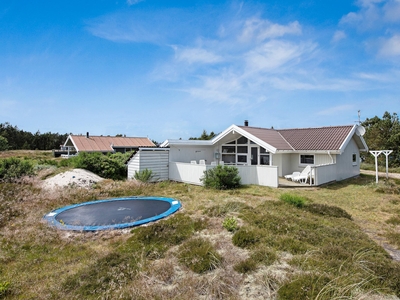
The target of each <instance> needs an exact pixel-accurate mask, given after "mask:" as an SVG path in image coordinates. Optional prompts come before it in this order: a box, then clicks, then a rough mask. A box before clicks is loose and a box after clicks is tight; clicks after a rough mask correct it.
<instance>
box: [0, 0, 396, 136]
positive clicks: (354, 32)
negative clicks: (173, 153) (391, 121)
mask: <svg viewBox="0 0 400 300" xmlns="http://www.w3.org/2000/svg"><path fill="white" fill-rule="evenodd" d="M399 83H400V0H359V1H351V0H347V1H343V0H335V1H334V0H325V1H320V0H304V1H302V0H297V1H294V0H291V1H290V0H276V1H275V0H271V1H258V2H257V1H218V0H213V1H209V0H203V1H197V0H191V1H183V0H182V1H174V0H168V1H165V0H141V1H140V0H118V1H115V0H114V1H108V0H97V1H94V0H93V1H89V0H87V1H81V0H79V1H77V0H69V1H63V0H58V1H50V0H48V1H45V0H42V1H41V0H38V1H28V0H25V1H19V0H2V1H1V2H0V123H4V122H9V123H11V124H12V125H14V126H18V128H19V129H22V130H25V131H30V132H36V131H38V130H39V131H40V132H42V133H44V132H53V133H55V132H58V133H74V134H80V133H82V134H85V133H86V132H90V134H92V135H116V134H126V135H127V136H148V137H149V138H151V139H153V140H156V141H158V142H162V141H164V140H165V139H174V138H182V139H187V138H189V137H194V136H199V135H200V134H201V133H202V131H203V130H204V129H205V130H206V131H207V132H211V131H214V132H216V133H218V132H221V131H223V130H224V129H226V128H227V127H229V126H230V125H232V124H237V125H241V124H243V121H244V120H248V121H249V123H250V125H251V126H257V127H267V128H269V127H271V126H273V127H274V128H293V127H315V126H330V125H348V124H355V121H357V119H358V116H357V112H358V110H361V119H362V120H364V119H365V118H372V117H374V116H378V117H382V116H383V113H384V112H385V111H389V112H390V113H394V112H396V113H399V107H400V99H399V96H400V84H399Z"/></svg>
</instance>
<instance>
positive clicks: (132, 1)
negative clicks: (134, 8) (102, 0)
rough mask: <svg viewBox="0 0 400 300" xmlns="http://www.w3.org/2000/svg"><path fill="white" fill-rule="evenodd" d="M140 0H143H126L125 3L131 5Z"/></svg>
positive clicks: (140, 0)
mask: <svg viewBox="0 0 400 300" xmlns="http://www.w3.org/2000/svg"><path fill="white" fill-rule="evenodd" d="M142 1H144V0H126V4H128V5H129V6H131V5H135V4H138V3H139V2H142Z"/></svg>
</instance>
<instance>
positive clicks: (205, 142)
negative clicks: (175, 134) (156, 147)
mask: <svg viewBox="0 0 400 300" xmlns="http://www.w3.org/2000/svg"><path fill="white" fill-rule="evenodd" d="M171 145H187V146H191V145H193V146H195V145H209V146H212V145H213V143H212V141H211V140H166V141H164V142H163V143H161V144H160V147H161V148H163V147H164V148H165V147H168V146H171Z"/></svg>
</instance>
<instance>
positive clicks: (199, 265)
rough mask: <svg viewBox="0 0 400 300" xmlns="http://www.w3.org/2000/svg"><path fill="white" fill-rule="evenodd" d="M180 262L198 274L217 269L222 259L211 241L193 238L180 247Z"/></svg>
mask: <svg viewBox="0 0 400 300" xmlns="http://www.w3.org/2000/svg"><path fill="white" fill-rule="evenodd" d="M178 257H179V262H180V263H182V264H183V265H185V266H186V267H188V268H189V269H191V270H192V271H193V272H196V273H198V274H201V273H204V272H207V271H211V270H214V269H216V268H217V267H218V266H219V265H220V264H221V261H222V257H221V256H220V255H219V254H218V252H217V251H216V250H215V249H214V246H213V245H212V244H211V242H210V241H208V240H205V239H203V238H200V237H199V238H193V239H191V240H188V241H187V242H185V243H184V244H183V245H181V246H180V247H179V254H178Z"/></svg>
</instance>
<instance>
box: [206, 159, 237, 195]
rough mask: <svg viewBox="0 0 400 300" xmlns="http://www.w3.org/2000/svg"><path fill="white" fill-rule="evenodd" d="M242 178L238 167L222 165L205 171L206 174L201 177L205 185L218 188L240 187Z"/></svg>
mask: <svg viewBox="0 0 400 300" xmlns="http://www.w3.org/2000/svg"><path fill="white" fill-rule="evenodd" d="M240 179H241V178H240V176H239V170H238V168H236V167H234V166H221V165H218V166H216V167H215V168H212V169H209V170H206V171H204V176H203V177H201V178H200V180H201V182H203V184H204V186H205V187H207V188H214V189H217V190H227V189H234V188H238V187H239V186H240Z"/></svg>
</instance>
